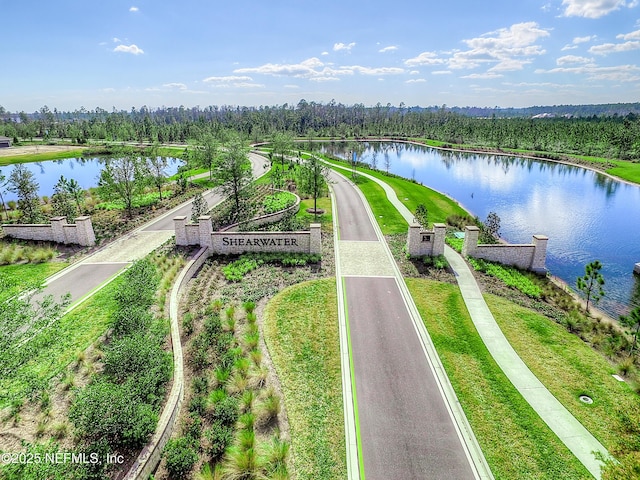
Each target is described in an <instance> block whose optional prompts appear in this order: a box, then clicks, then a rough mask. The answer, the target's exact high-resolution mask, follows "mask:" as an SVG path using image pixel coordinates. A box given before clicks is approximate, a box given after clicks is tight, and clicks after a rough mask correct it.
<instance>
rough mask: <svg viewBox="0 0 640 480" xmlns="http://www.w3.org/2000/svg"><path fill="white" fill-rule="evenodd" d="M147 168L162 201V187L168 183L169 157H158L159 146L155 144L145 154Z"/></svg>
mask: <svg viewBox="0 0 640 480" xmlns="http://www.w3.org/2000/svg"><path fill="white" fill-rule="evenodd" d="M145 156H146V167H147V170H148V171H149V180H150V181H151V183H152V184H153V186H154V187H156V188H157V189H158V195H159V196H160V201H162V187H163V186H164V185H165V183H167V172H166V168H167V157H161V156H160V155H158V145H157V144H154V145H153V146H151V147H149V148H148V149H147V151H146V152H145Z"/></svg>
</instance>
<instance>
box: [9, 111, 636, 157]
mask: <svg viewBox="0 0 640 480" xmlns="http://www.w3.org/2000/svg"><path fill="white" fill-rule="evenodd" d="M631 107H633V105H631ZM631 107H629V108H628V109H627V111H628V112H629V113H626V114H624V115H620V114H618V113H617V112H618V111H621V110H620V108H613V107H611V108H603V109H601V110H597V109H595V108H586V107H583V108H582V109H574V110H573V111H575V112H576V113H578V114H580V113H581V112H582V113H590V112H595V111H602V112H605V113H610V112H611V111H614V112H615V113H614V114H613V115H606V114H601V115H595V114H593V113H591V114H587V115H577V116H573V115H569V116H552V117H545V118H532V117H531V116H530V115H529V116H519V110H513V109H512V110H508V109H507V110H506V111H508V112H511V113H513V116H511V117H504V116H503V115H504V110H495V109H494V110H491V109H489V110H486V111H485V110H482V111H481V112H482V113H486V114H487V115H485V116H480V117H479V116H473V115H472V114H470V112H474V110H473V109H469V108H467V109H458V108H456V109H452V108H447V107H446V106H442V107H439V108H435V107H433V108H421V107H407V106H405V105H404V104H400V105H399V106H397V107H396V106H392V105H391V104H387V105H381V104H380V103H378V104H376V105H375V106H371V107H366V106H365V105H364V104H361V103H360V104H354V105H344V104H342V103H336V102H335V101H333V100H332V101H331V102H329V103H317V102H307V101H306V100H300V101H299V102H298V104H296V105H289V104H286V103H285V104H284V105H276V106H260V107H239V106H237V107H232V106H225V105H223V106H220V107H218V106H209V107H206V108H200V107H194V108H185V107H183V106H180V107H162V108H158V109H149V108H147V107H146V106H143V107H141V108H139V109H136V108H132V109H131V110H130V111H125V110H115V108H114V109H113V111H111V112H108V111H107V110H104V109H101V108H96V109H95V110H90V111H87V110H86V109H84V108H83V109H80V110H76V111H74V112H60V111H57V110H56V109H54V110H53V111H51V110H50V109H49V107H47V106H44V107H42V108H41V109H40V110H39V111H37V112H34V113H33V114H26V113H24V112H21V113H19V114H11V113H8V112H6V111H5V110H4V109H1V107H0V135H4V136H7V137H10V138H12V139H13V140H14V142H17V143H19V142H20V141H25V140H32V139H34V138H43V139H45V141H46V140H53V139H65V140H68V141H71V142H75V143H79V144H82V143H86V142H88V141H105V142H108V141H112V142H119V141H135V142H140V143H143V142H145V143H154V142H159V143H185V142H188V141H190V140H193V139H197V138H199V137H201V136H202V135H203V133H207V134H211V135H213V136H214V137H220V136H221V135H223V134H224V132H225V131H235V132H238V133H239V134H240V135H241V136H242V137H243V138H244V139H245V140H248V141H251V142H260V141H265V140H269V139H270V138H271V137H272V136H273V135H275V134H276V133H283V132H287V133H289V134H291V135H293V136H296V137H305V138H309V139H313V138H319V137H323V138H326V137H329V138H352V137H356V138H359V137H367V136H380V137H395V138H406V137H415V138H426V139H432V140H437V141H441V142H446V143H450V144H454V145H456V144H457V145H459V144H470V145H476V146H485V147H487V148H494V149H501V148H513V149H524V150H534V151H540V152H553V153H563V154H574V155H592V156H599V157H605V158H621V159H638V158H640V117H639V116H638V114H637V113H635V111H636V110H635V109H634V108H631ZM554 108H557V107H554ZM558 108H559V107H558Z"/></svg>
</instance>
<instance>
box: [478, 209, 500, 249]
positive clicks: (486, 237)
mask: <svg viewBox="0 0 640 480" xmlns="http://www.w3.org/2000/svg"><path fill="white" fill-rule="evenodd" d="M481 227H482V228H481V230H482V232H481V241H482V243H495V242H496V240H497V239H498V238H500V217H499V216H498V214H497V213H496V212H489V215H487V219H486V220H485V221H484V223H483V224H482V225H481Z"/></svg>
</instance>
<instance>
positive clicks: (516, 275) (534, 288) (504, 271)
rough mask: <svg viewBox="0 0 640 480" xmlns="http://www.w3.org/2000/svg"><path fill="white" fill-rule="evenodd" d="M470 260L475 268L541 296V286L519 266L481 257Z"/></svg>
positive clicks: (516, 287) (526, 292)
mask: <svg viewBox="0 0 640 480" xmlns="http://www.w3.org/2000/svg"><path fill="white" fill-rule="evenodd" d="M468 260H469V263H470V264H471V266H473V268H474V269H475V270H477V271H479V272H484V273H486V274H487V275H490V276H492V277H496V278H498V279H500V280H502V281H503V282H504V283H505V284H506V285H508V286H510V287H513V288H515V289H517V290H519V291H521V292H522V293H524V294H525V295H527V296H529V297H531V298H540V294H541V292H542V290H541V288H540V287H539V286H538V285H536V284H535V283H534V282H533V281H532V280H531V279H530V278H529V277H527V276H526V275H525V274H524V273H522V272H521V271H520V270H518V269H517V268H514V267H507V266H504V265H500V264H498V263H492V262H487V261H485V260H482V259H479V258H472V257H469V258H468Z"/></svg>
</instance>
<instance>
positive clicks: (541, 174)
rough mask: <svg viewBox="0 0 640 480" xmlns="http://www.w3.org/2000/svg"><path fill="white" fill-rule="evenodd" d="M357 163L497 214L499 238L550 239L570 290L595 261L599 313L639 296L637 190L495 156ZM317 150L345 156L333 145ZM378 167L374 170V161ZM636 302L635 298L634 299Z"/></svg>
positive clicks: (393, 147)
mask: <svg viewBox="0 0 640 480" xmlns="http://www.w3.org/2000/svg"><path fill="white" fill-rule="evenodd" d="M366 147H367V148H366V149H365V151H364V152H363V154H362V155H361V156H360V157H359V159H360V160H361V161H365V162H368V163H371V162H372V160H373V159H376V161H377V164H378V165H377V168H378V169H379V170H386V167H385V164H386V163H388V165H389V169H390V171H391V172H392V173H395V174H398V175H402V176H404V177H406V178H412V177H413V176H415V179H416V180H417V181H418V182H421V183H423V184H424V185H427V186H429V187H431V188H434V189H436V190H438V191H440V192H443V193H446V194H448V195H449V196H451V197H453V198H455V199H456V200H458V201H459V202H460V203H461V204H462V205H463V206H464V207H465V208H466V209H467V210H469V211H470V212H471V214H473V215H477V216H478V217H480V218H482V219H484V218H486V216H487V214H488V213H489V212H491V211H495V212H496V213H497V214H498V215H499V216H500V218H501V220H502V228H501V232H502V235H503V236H504V237H505V239H506V240H508V241H510V242H512V243H529V242H531V237H532V235H534V234H536V233H541V234H545V235H548V236H549V247H548V248H549V250H548V259H547V266H548V267H549V269H550V270H551V271H552V272H553V273H554V274H555V275H557V276H558V277H560V278H562V279H563V280H564V281H565V282H567V283H568V284H569V285H574V284H575V280H576V278H577V277H578V276H580V275H583V274H584V266H585V264H587V263H589V262H591V261H592V260H596V259H598V260H600V261H601V262H602V264H603V265H604V267H603V275H604V277H605V280H606V285H605V291H606V296H605V297H604V298H603V299H602V301H601V304H600V306H601V307H602V308H603V309H604V310H606V311H608V312H609V313H610V314H612V315H614V316H617V315H618V314H621V313H625V312H626V311H627V310H628V306H629V304H630V302H631V301H632V297H633V299H635V298H637V296H638V295H640V294H639V293H634V292H637V289H638V288H640V287H638V286H637V283H638V280H637V279H634V278H633V275H632V273H631V272H632V270H633V265H634V264H635V263H637V262H639V261H640V228H638V225H637V221H638V219H640V188H639V187H637V186H633V185H628V184H625V183H621V182H618V181H616V180H613V179H612V178H610V177H608V176H606V175H603V174H601V173H597V172H594V171H591V170H587V169H584V168H581V167H579V166H575V165H566V164H560V163H555V162H549V161H543V160H534V159H530V158H518V157H506V156H500V155H493V154H480V153H467V152H450V151H441V150H436V149H432V148H429V147H422V146H418V145H411V144H402V143H376V142H371V143H369V144H367V145H366ZM319 148H321V149H322V150H324V151H325V152H328V153H332V154H334V155H336V156H341V157H343V158H346V157H345V151H343V150H341V149H340V146H339V144H336V143H334V144H329V143H323V144H319ZM381 157H382V159H383V161H382V164H380V163H381V162H380V158H381ZM634 295H635V296H634Z"/></svg>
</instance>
